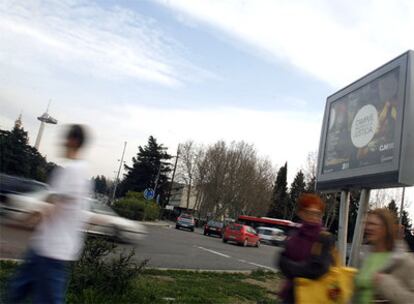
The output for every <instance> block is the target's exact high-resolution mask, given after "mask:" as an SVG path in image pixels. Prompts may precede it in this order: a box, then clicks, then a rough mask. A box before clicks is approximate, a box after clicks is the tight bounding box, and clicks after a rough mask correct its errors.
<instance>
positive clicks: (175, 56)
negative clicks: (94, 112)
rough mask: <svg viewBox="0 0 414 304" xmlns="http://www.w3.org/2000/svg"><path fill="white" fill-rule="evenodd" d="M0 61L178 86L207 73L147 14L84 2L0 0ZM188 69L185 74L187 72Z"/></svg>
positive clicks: (26, 66) (100, 76) (26, 67)
mask: <svg viewBox="0 0 414 304" xmlns="http://www.w3.org/2000/svg"><path fill="white" fill-rule="evenodd" d="M0 31H1V32H2V38H1V39H2V41H1V44H0V62H1V63H3V64H6V65H9V66H10V65H12V66H14V67H17V68H19V69H30V68H32V69H40V70H41V69H45V67H49V71H50V70H52V69H53V68H54V67H62V68H64V69H65V70H69V71H71V72H73V73H75V74H84V75H93V76H94V77H98V78H104V79H110V80H113V79H125V78H130V79H138V80H144V81H148V82H153V83H156V84H161V85H164V86H170V87H171V86H172V87H174V86H178V85H181V84H182V83H183V82H184V81H190V80H191V79H190V78H189V77H188V76H186V75H188V74H192V75H193V77H194V74H196V75H199V76H200V77H210V76H211V74H210V73H208V72H206V71H203V70H201V69H199V68H197V67H194V66H192V65H191V64H190V63H189V62H187V61H186V60H184V59H183V58H182V56H181V52H182V51H184V50H183V47H182V46H181V45H180V44H179V43H178V42H177V41H175V40H173V39H170V38H168V35H165V33H164V32H163V31H162V29H161V26H160V25H159V24H158V23H157V21H155V20H154V19H151V18H149V17H147V16H143V15H141V14H139V13H137V12H135V11H132V10H129V9H126V8H121V7H118V6H112V7H109V6H108V7H101V6H99V5H97V4H94V2H84V1H69V0H66V1H39V2H38V1H17V2H16V1H5V2H2V4H0ZM189 71H190V72H194V73H188V72H189Z"/></svg>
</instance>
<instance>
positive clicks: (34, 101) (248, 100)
mask: <svg viewBox="0 0 414 304" xmlns="http://www.w3.org/2000/svg"><path fill="white" fill-rule="evenodd" d="M413 28H414V2H412V1H410V0H407V1H404V0H398V1H395V0H394V1H385V0H376V1H374V0H372V1H345V0H338V1H330V0H312V1H305V0H298V1H272V0H269V1H268V0H260V1H257V0H237V1H236V0H209V1H205V0H175V1H169V0H154V1H144V0H141V1H111V0H100V1H83V0H58V1H47V0H46V1H34V0H33V1H9V0H1V1H0V33H1V34H0V109H1V110H0V127H1V128H3V129H10V128H12V126H13V124H14V121H15V119H16V118H17V117H18V116H19V114H22V117H23V125H24V128H25V129H26V130H27V131H28V132H29V136H30V143H31V144H34V141H35V139H36V135H37V131H38V128H39V121H37V119H36V117H37V116H40V115H41V114H42V113H43V112H44V111H45V110H46V107H47V105H48V102H49V100H51V105H50V109H49V113H50V114H51V115H52V116H53V117H55V118H56V119H57V120H58V122H59V124H58V125H57V126H54V125H48V126H47V127H46V128H45V132H44V136H43V139H42V142H41V145H40V152H41V153H42V154H44V155H47V158H48V160H51V161H55V162H58V163H59V161H60V159H59V150H58V149H57V143H58V138H59V134H61V133H60V132H61V128H62V127H61V126H62V125H64V124H68V123H83V124H87V125H88V126H89V127H90V129H91V132H92V134H93V141H92V143H91V144H90V148H89V151H88V153H87V158H88V159H89V160H90V163H91V174H93V175H97V174H103V175H105V176H108V177H109V178H114V176H115V173H114V171H116V170H117V168H118V165H119V163H118V159H119V158H120V156H121V153H122V148H123V143H124V142H125V141H127V148H126V153H125V160H126V162H127V163H130V162H131V158H132V157H133V156H134V155H135V154H136V153H137V147H138V146H139V145H145V144H146V142H147V139H148V137H149V136H150V135H153V136H155V137H156V138H157V140H158V141H159V142H160V143H162V144H164V145H165V146H166V147H168V148H169V150H168V151H169V152H170V153H171V154H175V151H176V149H177V145H178V143H180V142H184V141H186V140H189V139H192V140H194V141H195V142H196V143H200V144H210V143H214V142H216V141H217V140H225V141H228V142H230V141H233V140H236V141H238V140H244V141H246V142H248V143H251V144H254V145H255V147H256V149H257V151H258V153H259V155H261V156H262V157H266V158H269V159H270V160H271V161H272V162H273V163H274V165H275V166H276V167H277V166H280V165H282V164H283V163H284V162H285V161H288V164H289V179H292V176H293V175H294V174H295V173H296V171H297V170H298V169H300V168H301V167H303V166H304V164H305V162H306V157H307V154H308V152H312V151H316V150H317V149H318V144H319V136H320V132H321V124H322V118H323V112H324V107H325V102H326V98H327V96H329V95H331V94H333V93H334V92H336V91H338V90H339V89H341V88H343V87H345V86H346V85H348V84H349V83H351V82H353V81H355V80H356V79H358V78H360V77H361V76H363V75H365V74H366V73H368V72H370V71H372V70H373V69H375V68H377V67H378V66H380V65H382V64H383V63H385V62H387V61H389V60H391V59H392V58H394V57H396V56H398V55H399V54H401V53H403V52H405V51H406V50H408V49H413V48H414V35H412V29H413ZM407 201H414V189H413V188H412V187H411V188H409V189H407ZM411 209H412V214H413V215H414V202H413V203H412V204H411Z"/></svg>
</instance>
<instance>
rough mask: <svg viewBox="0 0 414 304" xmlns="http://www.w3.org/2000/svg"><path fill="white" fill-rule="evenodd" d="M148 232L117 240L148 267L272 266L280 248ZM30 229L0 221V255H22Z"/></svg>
mask: <svg viewBox="0 0 414 304" xmlns="http://www.w3.org/2000/svg"><path fill="white" fill-rule="evenodd" d="M147 228H148V236H147V238H146V239H144V240H142V241H140V242H139V243H138V244H135V245H127V244H119V247H118V250H120V251H122V250H125V251H128V250H130V249H132V248H135V256H134V259H135V260H136V261H137V262H139V261H143V260H145V259H149V263H148V266H149V267H159V268H174V269H206V270H233V271H235V270H237V271H238V270H254V269H259V268H263V269H267V270H276V269H275V260H276V259H277V257H278V254H279V252H280V248H278V247H274V246H267V245H261V246H260V248H255V247H241V246H238V245H235V244H231V243H228V244H225V243H223V242H222V240H221V239H220V238H218V237H209V236H204V235H203V234H202V230H200V229H196V231H195V232H190V231H185V230H176V229H175V228H174V227H161V226H152V225H151V226H150V225H148V226H147ZM29 237H30V232H29V231H25V230H21V229H15V228H11V227H5V226H4V225H0V257H2V258H21V257H22V255H23V253H24V251H25V249H26V246H27V241H28V239H29Z"/></svg>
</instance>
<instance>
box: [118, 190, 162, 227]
mask: <svg viewBox="0 0 414 304" xmlns="http://www.w3.org/2000/svg"><path fill="white" fill-rule="evenodd" d="M113 207H114V210H115V211H116V212H118V214H119V215H121V216H123V217H126V218H129V219H131V220H138V221H143V220H148V221H153V220H156V219H158V218H159V216H160V208H159V206H158V205H157V204H156V203H155V202H153V201H146V200H145V199H144V196H143V194H142V193H140V192H132V191H130V192H128V193H127V194H126V196H125V197H124V198H123V199H121V200H118V201H116V202H115V203H114V206H113Z"/></svg>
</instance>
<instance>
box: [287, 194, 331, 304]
mask: <svg viewBox="0 0 414 304" xmlns="http://www.w3.org/2000/svg"><path fill="white" fill-rule="evenodd" d="M297 203H298V212H297V214H298V217H299V218H300V219H301V223H302V224H301V227H300V228H299V230H298V231H297V232H295V233H294V234H293V235H292V236H291V237H289V239H288V240H287V242H286V246H285V250H284V251H283V252H282V253H281V254H280V257H279V269H280V270H281V272H282V273H283V275H284V276H285V277H286V281H285V284H284V287H283V288H282V291H281V292H280V294H279V296H280V298H281V299H282V301H283V303H295V296H294V288H295V287H294V279H295V278H299V277H301V278H308V279H318V278H320V277H321V276H322V275H324V274H325V273H327V272H328V271H329V268H330V266H331V264H332V262H333V258H332V254H331V253H332V250H333V248H334V238H333V236H332V235H331V234H330V233H329V232H327V231H325V229H324V227H323V226H322V217H323V214H324V211H325V203H324V202H323V201H322V199H321V198H320V197H319V196H318V195H316V194H302V195H301V196H300V197H299V199H298V202H297ZM309 301H310V303H312V299H309Z"/></svg>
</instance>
